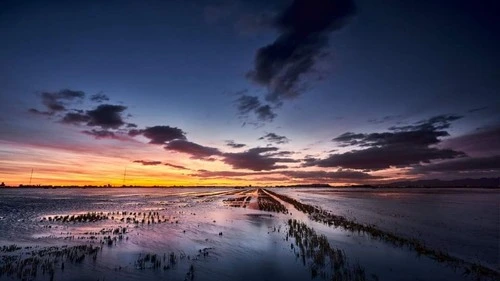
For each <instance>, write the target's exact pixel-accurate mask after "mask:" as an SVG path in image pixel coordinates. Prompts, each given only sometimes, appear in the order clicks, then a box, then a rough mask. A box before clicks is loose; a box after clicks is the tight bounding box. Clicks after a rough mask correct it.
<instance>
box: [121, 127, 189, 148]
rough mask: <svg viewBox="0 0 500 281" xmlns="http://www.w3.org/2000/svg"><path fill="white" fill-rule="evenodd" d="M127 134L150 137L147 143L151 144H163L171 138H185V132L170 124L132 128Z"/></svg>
mask: <svg viewBox="0 0 500 281" xmlns="http://www.w3.org/2000/svg"><path fill="white" fill-rule="evenodd" d="M128 134H129V135H130V136H132V137H135V136H138V135H143V136H144V137H146V138H148V139H150V141H149V143H151V144H165V143H166V142H169V141H173V140H185V139H186V136H185V134H186V133H185V132H184V131H183V130H181V129H179V128H177V127H170V126H153V127H147V128H146V129H143V130H137V129H132V130H130V131H129V133H128Z"/></svg>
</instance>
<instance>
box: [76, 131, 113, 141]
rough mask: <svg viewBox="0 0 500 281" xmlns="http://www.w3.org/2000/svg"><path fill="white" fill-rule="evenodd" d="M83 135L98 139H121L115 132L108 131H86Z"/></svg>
mask: <svg viewBox="0 0 500 281" xmlns="http://www.w3.org/2000/svg"><path fill="white" fill-rule="evenodd" d="M82 133H84V134H86V135H89V136H93V137H95V138H96V139H119V137H118V136H117V135H116V134H115V133H114V132H111V131H108V130H95V129H92V130H84V131H82Z"/></svg>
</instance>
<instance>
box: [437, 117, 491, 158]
mask: <svg viewBox="0 0 500 281" xmlns="http://www.w3.org/2000/svg"><path fill="white" fill-rule="evenodd" d="M441 146H443V147H447V148H452V149H457V150H461V151H464V152H466V153H467V154H470V155H471V156H472V155H474V156H490V155H492V154H500V124H497V125H495V126H491V127H485V128H481V129H478V130H476V131H475V132H472V133H469V134H465V135H463V136H459V137H455V138H450V139H447V140H445V141H443V142H442V145H441Z"/></svg>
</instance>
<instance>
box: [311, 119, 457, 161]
mask: <svg viewBox="0 0 500 281" xmlns="http://www.w3.org/2000/svg"><path fill="white" fill-rule="evenodd" d="M460 118H461V117H460V116H455V115H440V116H435V117H432V118H430V119H427V120H422V121H420V122H417V123H415V124H413V125H408V126H404V127H392V128H390V130H391V131H389V132H383V133H369V134H364V133H352V132H347V133H344V134H342V135H340V136H338V137H336V138H334V139H333V141H335V142H337V143H339V146H343V147H345V146H357V147H360V148H363V149H354V150H352V151H349V152H346V153H341V154H331V155H329V156H328V157H327V158H325V159H314V158H309V159H306V161H305V162H306V163H304V166H319V167H342V168H349V169H363V170H381V169H387V168H390V167H408V166H410V165H415V164H419V163H429V162H430V161H431V160H442V159H452V158H458V157H464V156H466V154H465V153H463V152H461V151H455V150H452V149H441V148H437V147H436V145H437V144H439V143H440V142H441V139H440V138H441V137H445V136H449V134H448V132H447V131H445V130H444V129H447V128H449V127H450V122H452V121H455V120H458V119H460Z"/></svg>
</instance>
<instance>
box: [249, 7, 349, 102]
mask: <svg viewBox="0 0 500 281" xmlns="http://www.w3.org/2000/svg"><path fill="white" fill-rule="evenodd" d="M354 11H355V6H354V3H353V1H351V0H294V1H293V2H292V3H291V5H290V6H288V7H287V8H286V9H285V10H284V11H283V12H282V13H281V14H280V15H278V16H277V17H276V18H275V20H274V21H273V27H274V28H276V29H277V30H278V31H279V36H278V38H277V39H276V40H275V41H274V42H273V43H272V44H270V45H267V46H265V47H262V48H260V49H259V50H258V51H257V55H256V57H255V66H254V69H253V70H252V71H250V72H249V73H248V74H247V76H248V77H249V78H250V79H251V80H253V81H254V82H257V83H258V84H260V85H263V86H266V87H267V88H268V94H267V95H266V99H267V100H268V101H271V102H274V103H277V102H280V101H281V100H283V99H290V98H293V97H296V96H298V95H299V94H300V92H301V89H300V88H301V87H302V85H300V84H301V83H300V80H301V76H302V75H303V74H306V73H308V72H309V71H310V70H311V68H312V67H313V66H314V64H315V62H316V60H317V59H318V57H320V56H321V55H322V54H323V53H324V52H325V48H326V46H327V45H328V36H329V34H330V32H332V31H334V30H337V29H339V28H340V27H342V26H343V25H344V23H345V21H346V19H347V18H348V17H349V16H350V15H352V14H353V13H354Z"/></svg>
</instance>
